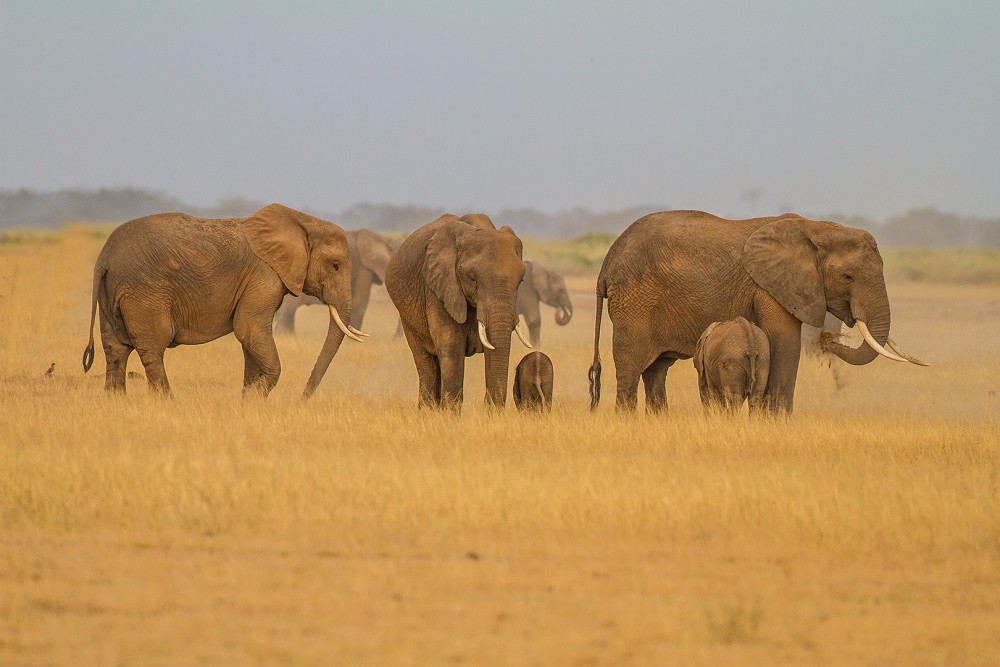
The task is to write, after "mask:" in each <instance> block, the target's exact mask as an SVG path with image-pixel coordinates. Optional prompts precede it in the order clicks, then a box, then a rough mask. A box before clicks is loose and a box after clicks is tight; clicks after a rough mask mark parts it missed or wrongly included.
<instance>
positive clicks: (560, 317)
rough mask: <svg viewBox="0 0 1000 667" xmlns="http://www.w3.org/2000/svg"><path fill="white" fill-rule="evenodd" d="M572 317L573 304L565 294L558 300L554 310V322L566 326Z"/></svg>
mask: <svg viewBox="0 0 1000 667" xmlns="http://www.w3.org/2000/svg"><path fill="white" fill-rule="evenodd" d="M572 317H573V304H572V303H571V302H570V300H569V297H568V296H566V297H565V298H563V299H562V300H561V301H560V303H559V308H558V309H557V310H556V324H558V325H559V326H561V327H562V326H566V325H567V324H569V321H570V319H571V318H572Z"/></svg>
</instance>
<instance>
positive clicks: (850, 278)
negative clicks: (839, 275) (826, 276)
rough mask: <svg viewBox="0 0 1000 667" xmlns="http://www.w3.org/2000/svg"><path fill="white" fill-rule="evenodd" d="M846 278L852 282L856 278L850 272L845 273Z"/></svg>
mask: <svg viewBox="0 0 1000 667" xmlns="http://www.w3.org/2000/svg"><path fill="white" fill-rule="evenodd" d="M844 280H846V281H847V282H851V281H852V280H854V276H852V275H851V274H850V273H845V274H844Z"/></svg>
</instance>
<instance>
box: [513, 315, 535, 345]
mask: <svg viewBox="0 0 1000 667" xmlns="http://www.w3.org/2000/svg"><path fill="white" fill-rule="evenodd" d="M514 333H516V334H517V337H518V338H519V339H521V342H522V343H524V346H525V347H526V348H528V349H529V350H534V349H535V348H533V347H531V343H529V342H528V341H527V340H525V338H524V334H523V333H522V332H521V323H520V322H518V323H517V326H516V327H514Z"/></svg>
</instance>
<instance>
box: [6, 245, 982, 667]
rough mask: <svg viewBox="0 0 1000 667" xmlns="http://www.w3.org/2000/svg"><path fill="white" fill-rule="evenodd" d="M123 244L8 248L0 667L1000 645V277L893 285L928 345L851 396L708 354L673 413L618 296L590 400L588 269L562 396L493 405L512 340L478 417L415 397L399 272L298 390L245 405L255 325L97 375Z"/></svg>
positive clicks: (878, 655)
mask: <svg viewBox="0 0 1000 667" xmlns="http://www.w3.org/2000/svg"><path fill="white" fill-rule="evenodd" d="M100 243H101V240H100V238H98V236H97V235H94V234H92V233H91V232H90V230H89V229H87V228H83V227H80V228H73V229H71V230H69V231H66V232H63V233H62V234H61V235H60V236H58V237H56V239H55V242H34V241H27V242H24V243H18V244H14V245H8V246H4V247H2V248H0V261H2V262H3V264H2V265H0V266H2V270H3V278H4V280H3V284H4V288H3V290H0V318H2V320H0V406H2V410H3V424H2V425H0V542H2V544H3V548H2V549H0V664H8V663H12V664H22V663H27V664H35V663H42V664H49V663H63V664H81V663H86V664H106V663H114V662H124V663H128V664H140V663H141V664H149V663H162V664H176V663H178V662H208V663H215V664H219V663H226V664H230V663H233V662H250V663H259V662H274V661H276V662H283V663H292V664H329V663H330V662H339V661H344V660H346V661H348V662H361V663H368V664H371V663H379V664H385V663H405V664H427V663H439V662H445V661H453V662H462V661H467V662H471V663H473V664H529V663H532V662H545V663H550V662H551V663H553V664H567V663H571V662H584V663H595V662H596V663H605V664H623V663H627V662H645V663H663V662H665V661H668V660H670V659H680V660H681V661H682V662H685V663H692V662H695V663H698V662H701V663H720V662H725V663H729V664H740V663H753V664H763V663H767V664H773V663H782V662H784V663H793V664H796V663H797V664H802V663H815V662H823V661H827V662H846V663H859V662H867V663H871V662H885V661H886V660H891V661H902V662H918V661H919V660H929V661H931V662H934V661H937V662H952V663H954V662H976V661H977V660H976V658H977V656H980V657H981V656H990V655H993V656H995V655H996V654H997V653H996V652H997V650H1000V644H998V641H1000V640H998V639H997V637H1000V632H995V630H997V629H998V628H1000V602H998V600H1000V597H998V596H996V595H995V593H996V591H997V590H1000V588H998V587H1000V575H997V572H998V571H1000V523H998V521H997V517H998V516H1000V481H998V480H1000V438H998V437H997V433H998V432H1000V423H998V420H997V407H998V405H1000V401H998V398H997V391H998V390H1000V386H998V385H1000V380H998V378H1000V310H998V309H997V307H996V304H997V303H1000V294H997V293H995V291H990V290H989V289H988V288H983V287H977V288H971V287H970V288H966V287H947V288H944V287H937V288H934V289H925V288H922V287H921V286H919V285H914V284H912V283H911V284H905V285H904V284H896V283H893V284H890V297H892V298H893V299H894V300H895V303H894V311H893V332H894V337H895V338H896V339H897V340H898V341H899V342H900V343H902V344H904V345H905V346H906V348H907V349H908V350H909V351H910V352H911V353H913V354H915V355H917V356H920V357H923V358H926V359H927V360H928V361H931V362H932V363H933V366H931V367H930V368H926V369H924V368H917V367H915V366H912V365H908V364H894V363H891V362H888V361H884V360H879V361H876V362H874V363H873V364H871V365H869V366H867V367H862V368H840V369H839V372H841V373H842V376H843V377H842V379H843V383H844V385H845V389H843V390H840V391H838V390H837V389H836V387H835V383H834V381H833V377H832V375H831V371H830V369H829V368H826V367H824V366H823V365H822V364H821V363H820V362H818V361H816V360H814V359H811V358H804V359H803V362H802V366H801V368H800V373H799V381H798V391H797V393H796V411H795V413H794V414H793V415H792V416H791V417H789V418H778V419H758V420H749V419H748V418H747V416H746V415H745V414H741V415H738V416H736V417H725V416H720V415H712V414H708V415H707V414H705V413H704V412H703V410H702V408H701V405H700V403H699V401H698V396H697V389H696V378H695V375H694V371H693V369H692V368H691V364H690V363H689V362H681V363H678V364H677V365H675V367H674V368H673V369H672V370H671V371H670V376H669V380H668V387H669V400H670V406H671V407H670V412H669V414H668V415H666V416H659V417H652V416H647V415H645V414H642V413H640V414H638V415H619V414H617V413H616V412H615V410H614V366H613V361H612V356H611V344H610V341H611V336H610V326H609V325H608V322H607V318H605V326H606V329H605V332H604V337H603V345H602V354H603V358H604V364H605V375H604V378H605V383H604V396H603V397H602V402H601V406H600V408H599V409H598V410H597V412H596V413H591V412H590V411H589V410H588V405H589V400H588V398H587V380H586V378H587V367H588V366H589V365H590V360H591V355H592V345H593V341H592V335H593V322H594V319H593V318H594V310H593V309H594V299H593V297H592V296H591V294H590V293H588V291H587V290H590V289H592V281H593V277H592V276H591V277H589V278H584V277H577V278H574V279H572V280H571V281H570V282H571V286H572V287H573V288H574V289H577V290H579V291H577V292H574V299H575V303H576V313H575V315H574V319H573V321H572V322H571V323H570V324H569V325H568V326H566V327H557V326H555V325H554V323H553V322H552V318H551V316H550V315H548V314H547V313H546V321H545V324H544V325H543V327H544V330H543V339H544V341H545V347H544V350H545V351H546V352H547V353H548V354H549V355H550V356H551V357H552V358H553V361H554V363H555V368H556V382H555V405H554V409H553V413H552V415H551V416H549V417H539V416H526V415H521V414H518V413H517V412H516V411H514V409H513V406H512V405H508V408H507V410H506V411H505V412H503V413H501V414H493V413H490V412H488V411H487V410H486V409H485V408H484V407H483V405H482V397H483V394H484V382H483V367H482V360H481V358H473V359H470V360H469V362H468V367H467V374H466V378H467V379H466V392H465V394H466V396H465V406H464V409H463V412H462V414H461V415H451V414H440V413H435V412H430V411H420V410H418V409H417V408H416V405H415V404H416V374H415V372H414V370H413V365H412V361H411V358H410V354H409V350H408V349H407V347H406V344H405V343H404V342H403V341H402V340H395V339H393V338H392V334H393V331H394V329H395V316H394V314H393V311H392V307H391V304H390V303H389V302H388V300H387V298H386V297H385V294H384V292H383V291H381V290H379V291H377V292H376V293H375V294H374V298H373V304H372V308H371V310H370V316H369V319H367V320H366V323H365V328H366V329H367V330H369V331H370V332H371V333H372V339H371V341H370V342H369V343H367V344H365V345H358V344H351V345H349V344H347V343H345V344H344V346H343V348H342V350H341V352H340V354H339V355H338V357H337V358H336V359H335V360H334V362H333V365H332V366H331V369H330V372H329V374H328V376H327V378H326V379H325V380H324V383H323V384H322V385H321V387H320V390H319V391H318V392H317V394H316V395H315V396H314V397H313V398H312V399H310V400H309V401H302V400H301V399H300V394H301V391H302V388H303V386H304V385H305V381H306V378H307V376H308V373H309V371H310V369H311V366H312V363H313V361H314V359H315V356H316V354H317V353H318V351H319V348H320V345H321V343H322V336H323V332H324V331H325V326H326V315H325V313H324V312H323V310H322V309H320V308H317V309H310V308H306V309H303V311H302V312H301V313H300V314H299V322H298V324H299V327H298V328H299V329H300V334H299V335H298V337H280V338H279V339H278V347H279V353H280V355H281V359H282V367H283V375H282V378H281V380H280V382H279V384H278V387H277V388H276V389H275V391H274V392H273V393H272V395H271V396H270V397H269V398H268V399H267V400H261V399H258V398H253V399H248V400H244V399H243V398H241V396H240V385H241V374H242V354H241V352H240V349H239V345H238V344H237V343H236V341H235V340H234V339H233V338H232V337H231V336H229V337H226V338H224V339H221V340H219V341H216V342H214V343H211V344H209V345H204V346H197V347H181V348H177V349H174V350H169V351H168V352H167V356H166V367H167V372H168V373H169V375H170V378H171V383H172V386H173V389H174V395H173V397H172V398H169V399H164V398H162V397H158V396H155V395H151V394H150V393H149V392H147V391H146V388H145V381H144V379H143V377H142V369H141V365H140V364H139V362H138V359H137V358H136V357H135V356H133V358H132V359H131V362H130V369H131V370H132V371H133V372H134V373H136V374H137V375H136V376H135V377H132V378H130V379H129V393H128V394H127V395H126V396H108V395H106V394H105V393H104V391H103V377H102V373H103V369H104V360H103V355H102V353H101V352H100V349H99V347H98V355H97V362H96V363H95V365H94V369H93V370H92V371H91V373H90V374H87V375H85V374H83V372H82V369H81V367H80V356H81V354H82V351H83V348H84V346H85V344H86V340H87V331H86V327H87V324H88V323H89V321H90V312H89V309H90V281H91V269H92V265H93V260H94V258H95V257H96V254H97V252H98V251H99V249H100ZM527 247H529V246H526V248H527ZM527 256H528V253H527V250H526V257H527ZM984 290H985V291H984ZM513 356H514V358H513V359H512V360H511V363H512V365H513V364H516V362H517V361H518V359H517V357H518V356H519V355H517V354H515V355H513ZM53 362H55V363H56V370H55V372H54V374H53V375H52V376H46V375H45V371H46V369H47V368H48V367H49V365H50V364H51V363H53ZM208 628H211V631H210V632H207V633H206V629H208ZM98 636H99V637H100V638H101V640H100V641H98V640H97V639H95V638H96V637H98ZM845 636H850V637H854V639H853V640H852V641H851V642H844V641H843V638H844V637H845ZM196 637H201V639H200V640H196V639H195V638H196ZM456 656H458V657H461V658H462V659H461V660H460V659H458V657H456ZM546 658H548V659H546ZM980 662H984V663H985V662H988V660H982V661H980Z"/></svg>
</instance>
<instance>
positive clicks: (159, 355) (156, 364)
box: [136, 342, 170, 395]
mask: <svg viewBox="0 0 1000 667" xmlns="http://www.w3.org/2000/svg"><path fill="white" fill-rule="evenodd" d="M166 349H167V346H166V345H163V346H160V345H155V344H146V343H139V342H137V343H136V350H137V351H138V352H139V359H140V360H142V367H143V368H144V369H145V371H146V380H147V382H149V387H150V389H152V390H153V391H156V392H160V393H162V394H164V395H169V394H170V382H169V380H167V369H166V368H165V367H164V366H163V353H164V351H166Z"/></svg>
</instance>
